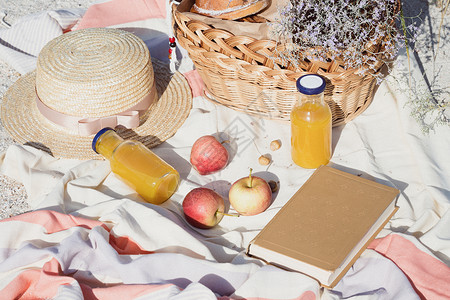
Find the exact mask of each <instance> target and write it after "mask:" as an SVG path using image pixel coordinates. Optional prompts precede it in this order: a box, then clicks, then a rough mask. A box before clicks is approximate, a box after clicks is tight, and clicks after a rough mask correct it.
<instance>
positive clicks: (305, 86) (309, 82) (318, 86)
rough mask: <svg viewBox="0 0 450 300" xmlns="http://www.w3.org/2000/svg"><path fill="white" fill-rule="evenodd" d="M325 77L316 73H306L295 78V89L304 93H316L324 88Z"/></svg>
mask: <svg viewBox="0 0 450 300" xmlns="http://www.w3.org/2000/svg"><path fill="white" fill-rule="evenodd" d="M325 85H326V83H325V79H323V77H322V76H319V75H316V74H307V75H303V76H302V77H299V78H298V79H297V90H298V91H299V92H300V93H302V94H305V95H317V94H320V93H322V92H323V91H324V90H325Z"/></svg>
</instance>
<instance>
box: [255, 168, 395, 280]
mask: <svg viewBox="0 0 450 300" xmlns="http://www.w3.org/2000/svg"><path fill="white" fill-rule="evenodd" d="M398 194H399V191H398V190H397V189H395V188H392V187H389V186H386V185H383V184H380V183H377V182H374V181H371V180H368V179H365V178H361V177H358V176H355V175H352V174H349V173H346V172H343V171H340V170H337V169H334V168H331V167H328V166H321V167H319V168H318V169H317V170H316V171H315V172H314V173H313V174H312V175H311V177H310V178H309V179H308V180H307V181H306V182H305V183H304V184H303V186H302V187H301V188H300V189H299V190H298V191H297V192H296V193H295V194H294V195H293V196H292V198H291V199H290V200H289V201H288V202H287V203H286V204H285V205H284V206H283V208H282V209H280V211H279V212H278V213H277V214H276V215H275V216H274V217H273V219H272V220H271V221H270V222H269V223H268V224H267V225H266V226H265V227H264V228H263V230H262V231H261V232H260V233H259V234H258V235H257V236H256V237H255V239H254V240H253V241H252V242H250V244H249V246H248V249H247V254H249V255H251V256H256V257H258V258H261V259H263V260H265V261H267V262H268V263H272V264H274V265H278V266H281V267H284V268H287V269H291V270H295V271H299V272H302V273H305V274H307V275H309V276H311V277H314V278H316V279H317V280H318V281H319V282H320V283H321V284H322V285H323V286H326V287H332V286H334V284H336V283H337V279H340V275H341V276H342V275H343V274H342V273H344V272H346V270H348V268H349V267H350V266H351V264H353V262H354V260H356V258H357V257H358V256H359V255H360V254H361V253H362V251H363V250H364V249H365V248H366V247H367V245H368V243H369V242H370V241H371V240H372V239H373V238H374V237H375V236H376V234H378V232H379V231H380V230H381V229H382V228H383V227H384V225H385V224H386V223H387V222H388V220H389V219H390V217H391V216H392V215H393V214H394V212H395V211H396V207H395V200H396V198H397V196H398Z"/></svg>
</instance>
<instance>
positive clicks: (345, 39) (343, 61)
mask: <svg viewBox="0 0 450 300" xmlns="http://www.w3.org/2000/svg"><path fill="white" fill-rule="evenodd" d="M278 11H279V16H280V17H279V18H278V19H277V20H275V22H273V23H272V29H273V33H274V35H275V36H276V37H277V39H278V42H279V43H280V44H282V45H283V47H280V48H279V49H278V51H277V55H276V56H277V57H276V58H277V59H278V60H279V59H281V60H283V61H284V62H288V63H289V64H290V65H292V66H293V67H294V68H297V67H299V62H300V61H302V60H304V59H307V60H310V61H317V60H320V61H330V60H335V61H337V62H338V63H339V65H340V66H341V67H342V68H344V69H346V70H347V69H354V70H356V72H357V73H360V74H365V73H366V72H370V73H371V74H372V75H374V76H377V73H376V72H377V71H379V68H380V66H381V65H382V62H388V61H392V60H393V59H394V58H395V57H396V55H397V52H398V49H399V46H401V45H404V43H405V39H404V36H405V35H404V34H405V31H404V30H411V29H410V28H402V26H401V25H402V24H401V23H399V22H398V20H400V18H399V11H400V7H399V2H398V0H321V1H317V0H291V1H288V2H287V3H286V5H284V6H281V7H279V8H278ZM398 24H400V26H398ZM398 27H400V28H401V30H398ZM403 29H404V30H403ZM380 78H381V76H380ZM379 81H380V82H381V79H380V80H379Z"/></svg>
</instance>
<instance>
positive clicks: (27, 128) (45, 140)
mask: <svg viewBox="0 0 450 300" xmlns="http://www.w3.org/2000/svg"><path fill="white" fill-rule="evenodd" d="M152 64H153V70H154V75H155V84H156V88H157V91H158V101H157V103H155V104H153V105H152V106H151V107H150V109H149V111H148V112H147V113H146V115H145V116H144V118H143V119H142V121H141V124H140V126H139V127H137V128H134V129H124V128H117V132H118V133H119V135H120V136H122V137H123V138H124V139H135V140H138V141H140V142H142V143H143V144H144V145H146V146H147V147H149V148H152V147H155V146H157V145H159V144H161V143H162V142H163V141H165V140H167V139H168V138H170V137H171V136H172V135H174V134H175V132H176V131H177V130H178V129H179V128H180V127H181V125H182V124H183V123H184V121H185V120H186V118H187V117H188V115H189V112H190V110H191V107H192V94H191V90H190V87H189V85H188V82H187V80H186V79H185V78H184V77H183V75H181V74H180V73H179V72H176V73H174V74H171V73H170V71H169V68H168V66H167V65H165V64H163V63H162V62H160V61H158V60H156V59H152ZM35 81H36V71H33V72H31V73H28V74H26V75H24V76H22V77H21V78H19V79H18V80H17V81H16V82H15V83H14V84H13V85H12V86H11V87H10V88H9V89H8V90H7V92H6V93H5V95H4V97H3V102H2V107H1V121H2V123H3V126H4V128H5V129H6V130H7V131H8V132H9V134H10V135H11V136H12V137H13V138H14V139H15V140H16V141H17V142H19V143H23V144H27V145H31V146H34V147H36V148H39V149H42V150H44V151H47V152H49V153H50V154H52V155H53V156H55V157H63V158H75V159H101V158H102V157H101V156H100V155H99V154H96V153H95V152H94V151H93V150H92V147H91V144H92V139H93V138H94V135H91V136H80V135H78V133H77V132H75V131H71V130H68V129H67V128H63V127H60V126H58V125H56V124H53V123H52V122H50V121H49V120H47V119H46V118H45V117H43V116H42V115H41V114H40V112H39V111H38V109H37V107H36V102H35V96H36V93H35Z"/></svg>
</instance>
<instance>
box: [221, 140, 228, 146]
mask: <svg viewBox="0 0 450 300" xmlns="http://www.w3.org/2000/svg"><path fill="white" fill-rule="evenodd" d="M220 143H221V144H222V145H223V144H225V143H230V141H229V140H225V141H223V142H220Z"/></svg>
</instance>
